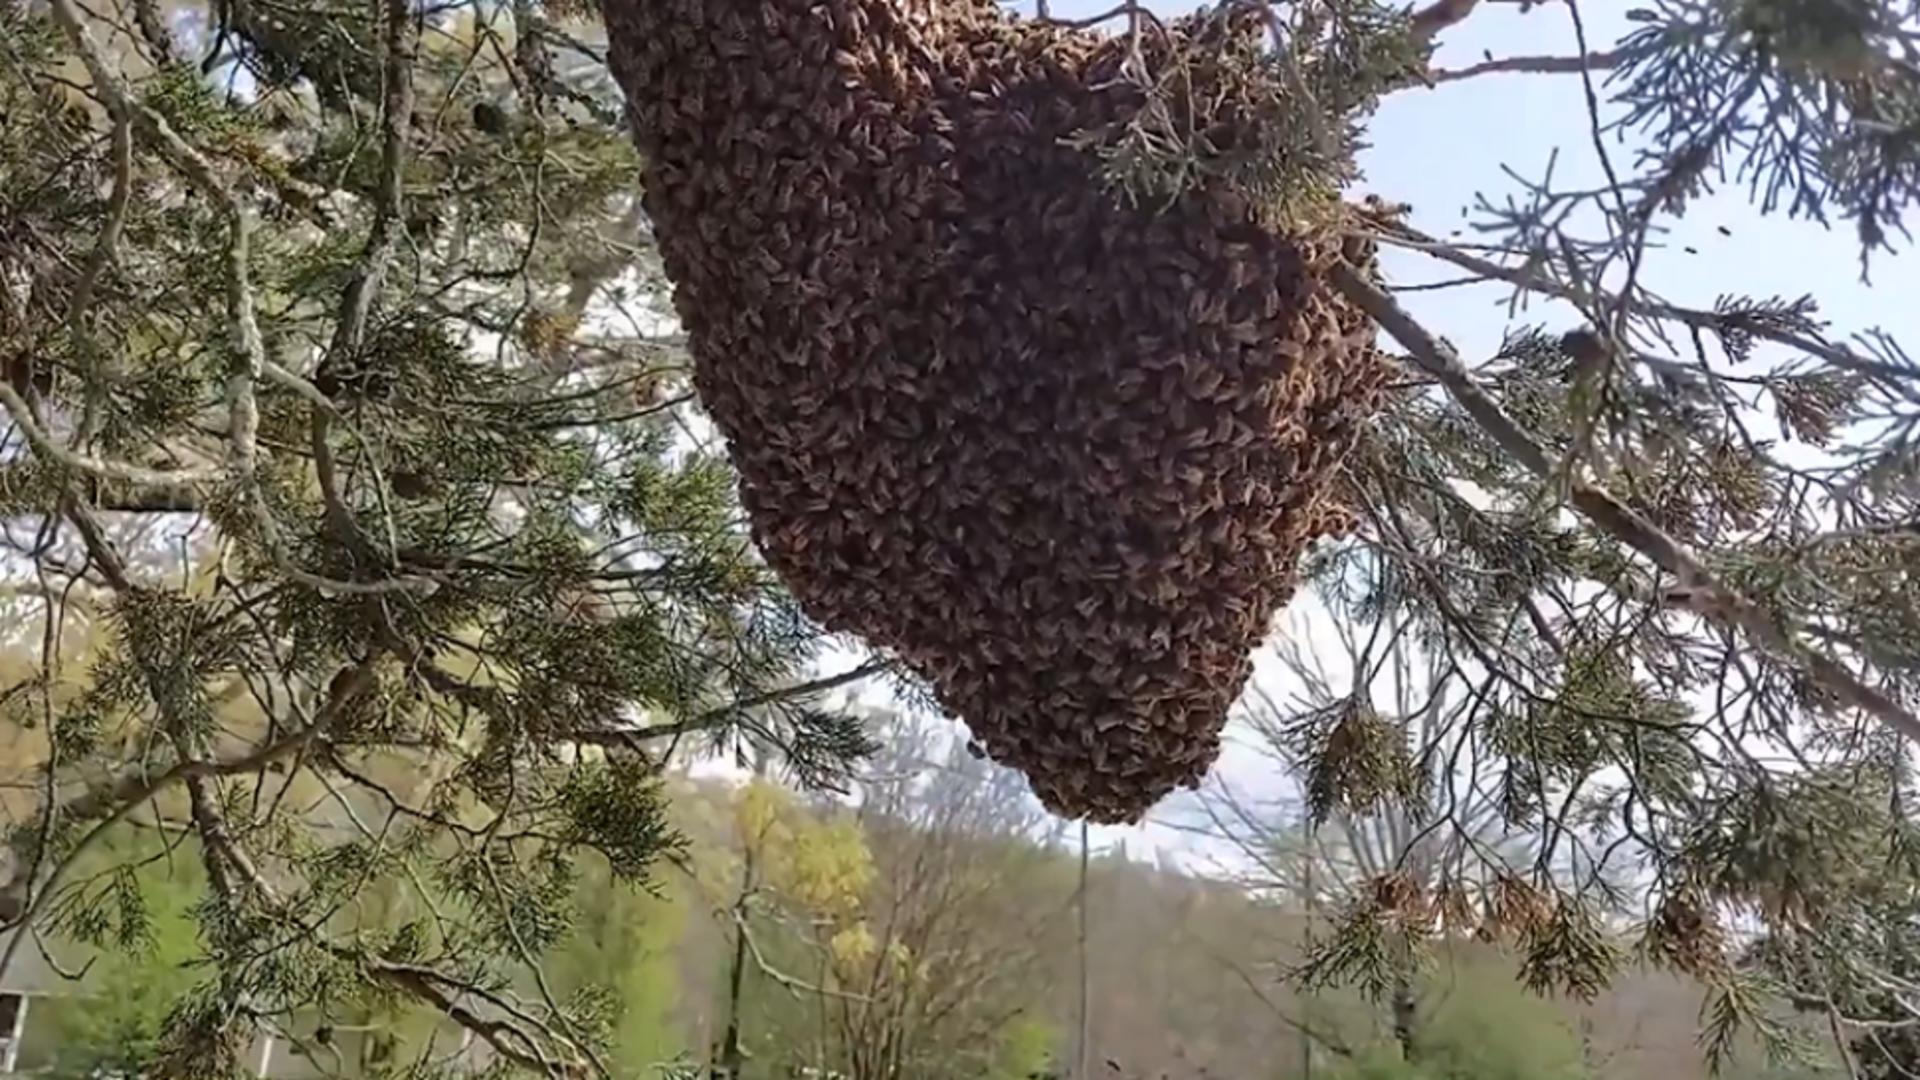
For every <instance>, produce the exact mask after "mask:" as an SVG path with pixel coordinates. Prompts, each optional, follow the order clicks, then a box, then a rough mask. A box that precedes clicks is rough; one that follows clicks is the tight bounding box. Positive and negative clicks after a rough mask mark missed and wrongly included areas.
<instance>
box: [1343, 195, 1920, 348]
mask: <svg viewBox="0 0 1920 1080" xmlns="http://www.w3.org/2000/svg"><path fill="white" fill-rule="evenodd" d="M1374 224H1375V226H1376V227H1377V229H1378V231H1376V232H1370V233H1368V234H1367V235H1368V236H1370V237H1372V238H1374V239H1377V240H1380V241H1382V242H1385V243H1389V244H1393V245H1395V246H1397V247H1403V248H1406V249H1407V250H1409V251H1418V252H1421V253H1422V254H1426V255H1431V256H1433V257H1434V258H1436V259H1439V260H1441V261H1443V262H1449V263H1452V264H1453V265H1455V266H1458V267H1460V268H1462V269H1465V270H1471V271H1473V272H1474V273H1476V274H1479V275H1481V276H1483V277H1486V278H1491V279H1493V280H1495V281H1504V282H1506V283H1507V284H1509V285H1513V286H1516V287H1518V288H1522V289H1528V290H1531V291H1533V292H1538V293H1541V294H1543V295H1546V296H1551V297H1553V298H1555V299H1557V300H1565V301H1568V302H1569V303H1574V304H1580V303H1583V302H1585V301H1587V300H1592V301H1593V302H1595V303H1597V304H1599V305H1601V306H1603V307H1611V306H1612V305H1614V304H1616V303H1618V302H1619V299H1620V298H1619V297H1618V296H1616V295H1614V294H1612V293H1609V292H1606V291H1605V290H1602V289H1599V288H1597V287H1595V288H1590V289H1588V290H1587V291H1585V292H1583V291H1582V290H1577V289H1574V288H1573V287H1571V286H1568V285H1563V284H1561V283H1560V282H1558V281H1555V280H1554V279H1553V278H1551V277H1549V276H1547V275H1545V274H1542V273H1541V272H1539V271H1538V270H1535V269H1533V268H1532V267H1531V266H1515V267H1510V266H1502V265H1501V264H1500V263H1497V262H1494V261H1493V260H1491V259H1486V258H1482V257H1481V256H1478V255H1475V254H1473V253H1471V252H1467V251H1462V250H1461V249H1460V248H1458V247H1456V246H1454V245H1452V244H1449V243H1447V242H1446V241H1444V240H1440V239H1437V238H1435V237H1432V236H1428V235H1427V234H1425V233H1423V232H1421V231H1419V230H1418V229H1415V228H1412V227H1411V226H1407V225H1402V224H1400V223H1398V222H1388V221H1381V220H1378V219H1375V221H1374ZM1638 307H1639V309H1640V310H1641V311H1642V312H1645V313H1646V314H1647V315H1650V316H1653V317H1655V318H1660V319H1671V320H1672V321H1674V322H1677V323H1680V324H1681V325H1683V326H1689V327H1693V328H1695V329H1699V330H1707V331H1713V332H1718V331H1720V330H1723V329H1725V327H1726V319H1725V318H1724V317H1723V316H1721V315H1720V314H1718V313H1716V312H1712V311H1702V310H1700V309H1698V308H1685V307H1680V306H1679V305H1677V304H1669V303H1665V302H1663V301H1654V300H1647V301H1640V302H1638ZM1741 329H1743V330H1745V331H1747V332H1748V333H1751V334H1752V335H1753V336H1754V337H1757V338H1763V339H1765V340H1767V341H1771V342H1773V343H1774V344H1776V345H1785V346H1787V347H1788V348H1790V349H1797V350H1799V351H1800V352H1803V353H1805V354H1807V355H1808V356H1816V357H1819V358H1820V359H1822V360H1825V361H1826V362H1827V363H1829V364H1832V365H1833V366H1835V367H1838V368H1844V369H1846V370H1848V371H1852V372H1854V373H1856V374H1860V375H1866V376H1869V377H1871V378H1874V379H1879V380H1882V381H1885V380H1889V379H1894V380H1904V381H1906V382H1911V381H1913V380H1914V379H1915V377H1916V374H1920V373H1916V372H1915V371H1912V370H1909V369H1905V368H1900V367H1896V366H1894V365H1892V364H1885V363H1881V362H1879V361H1876V360H1873V359H1871V358H1869V357H1864V356H1861V355H1860V354H1858V353H1856V352H1854V351H1853V350H1852V349H1849V348H1847V347H1846V346H1844V345H1834V344H1831V343H1829V342H1825V341H1819V340H1816V339H1814V338H1810V337H1807V336H1805V335H1803V334H1797V333H1794V332H1793V331H1791V330H1784V329H1781V328H1779V327H1775V326H1770V325H1767V324H1765V323H1759V324H1754V325H1747V324H1742V326H1741Z"/></svg>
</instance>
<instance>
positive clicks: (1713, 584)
mask: <svg viewBox="0 0 1920 1080" xmlns="http://www.w3.org/2000/svg"><path fill="white" fill-rule="evenodd" d="M1333 282H1334V285H1335V287H1337V288H1338V289H1339V290H1340V291H1341V293H1343V294H1344V295H1345V296H1346V297H1347V298H1348V299H1350V300H1352V301H1353V302H1354V303H1355V304H1357V305H1359V306H1360V308H1361V309H1362V310H1364V311H1366V313H1367V314H1368V315H1369V316H1371V317H1372V318H1373V320H1374V321H1375V322H1377V323H1379V324H1380V325H1381V326H1382V327H1383V328H1384V329H1385V330H1386V331H1387V333H1388V334H1390V335H1392V337H1393V338H1394V340H1396V341H1398V342H1399V343H1400V344H1401V346H1402V347H1404V348H1405V349H1407V351H1408V352H1409V353H1410V354H1411V356H1412V359H1413V362H1414V363H1415V364H1416V365H1418V366H1419V367H1420V368H1421V369H1422V370H1424V371H1426V372H1427V373H1428V374H1430V375H1432V376H1433V377H1434V378H1435V379H1437V380H1438V381H1439V382H1440V384H1441V385H1442V386H1444V387H1446V389H1447V392H1448V393H1449V394H1450V395H1451V396H1452V397H1453V399H1454V401H1455V402H1457V403H1458V404H1459V405H1460V407H1461V408H1462V409H1464V410H1465V411H1466V413H1467V415H1468V416H1470V417H1471V418H1472V419H1473V421H1474V422H1475V423H1476V424H1478V425H1479V426H1480V428H1481V430H1483V431H1485V432H1486V433H1487V435H1488V436H1490V437H1491V438H1492V439H1493V441H1494V442H1495V443H1496V444H1498V445H1499V446H1500V448H1501V449H1502V450H1504V451H1506V452H1507V453H1508V454H1509V455H1511V456H1512V457H1513V458H1514V459H1515V460H1516V461H1518V462H1519V463H1520V464H1521V465H1522V466H1524V467H1525V468H1526V469H1527V471H1529V472H1531V473H1533V474H1534V475H1535V476H1536V477H1538V478H1539V479H1541V480H1543V481H1547V482H1554V481H1555V480H1556V479H1558V478H1559V477H1560V475H1561V474H1560V471H1559V470H1558V468H1557V467H1556V462H1555V460H1554V458H1553V457H1552V456H1551V455H1550V454H1549V453H1548V452H1547V450H1546V449H1545V448H1544V447H1543V446H1542V445H1541V444H1540V442H1539V441H1538V440H1537V439H1535V438H1534V437H1533V436H1532V435H1531V434H1530V433H1528V432H1527V431H1526V430H1524V429H1523V428H1521V427H1520V425H1519V424H1518V423H1516V422H1515V421H1514V419H1513V418H1512V417H1511V416H1509V415H1508V414H1507V412H1506V410H1505V409H1503V408H1502V407H1501V406H1500V403H1499V402H1498V401H1496V400H1494V398H1493V396H1492V395H1491V394H1489V393H1488V392H1487V391H1486V390H1485V389H1484V388H1483V387H1482V386H1481V385H1480V384H1479V382H1478V381H1477V380H1475V379H1474V377H1473V375H1472V374H1471V373H1470V372H1469V371H1468V370H1467V368H1466V366H1465V365H1464V364H1462V363H1461V362H1460V358H1459V356H1458V355H1457V354H1456V353H1455V352H1454V351H1453V349H1452V347H1451V346H1448V345H1447V344H1446V343H1444V342H1442V341H1440V340H1438V339H1437V338H1435V337H1434V336H1433V335H1432V334H1431V333H1429V332H1428V331H1427V329H1426V328H1425V327H1423V326H1421V325H1420V324H1419V323H1418V322H1416V321H1415V320H1414V318H1413V317H1412V316H1411V315H1409V314H1408V313H1407V311H1406V309H1405V308H1403V307H1401V306H1400V304H1399V302H1398V301H1396V300H1394V299H1393V298H1392V297H1391V296H1388V295H1387V294H1386V293H1385V292H1383V291H1381V290H1380V289H1379V287H1377V286H1375V285H1374V284H1373V283H1372V282H1370V281H1368V280H1367V279H1366V278H1364V277H1362V276H1361V275H1360V273H1359V272H1358V271H1356V270H1354V269H1353V268H1352V267H1350V266H1347V265H1345V264H1342V265H1340V266H1338V267H1335V269H1334V273H1333ZM1566 483H1567V486H1568V496H1569V500H1570V501H1571V502H1572V504H1573V506H1574V508H1575V509H1577V510H1579V511H1580V512H1581V513H1582V514H1584V515H1585V516H1586V517H1587V518H1588V519H1589V520H1591V521H1592V522H1593V523H1594V524H1595V525H1597V526H1599V527H1600V528H1601V529H1602V530H1603V531H1605V532H1606V533H1608V534H1609V535H1611V536H1613V537H1614V538H1615V539H1616V540H1619V541H1620V542H1621V543H1624V544H1626V545H1627V546H1628V547H1630V548H1632V549H1634V550H1635V551H1637V552H1639V553H1640V554H1642V555H1644V556H1646V557H1647V558H1648V559H1649V560H1651V561H1652V562H1653V563H1654V565H1656V566H1658V567H1660V568H1661V569H1662V570H1665V571H1666V572H1667V573H1669V574H1672V575H1673V576H1674V577H1675V578H1676V579H1677V581H1678V586H1679V589H1678V591H1683V592H1684V594H1685V596H1686V598H1687V604H1688V606H1689V607H1691V608H1692V609H1693V610H1694V611H1696V612H1698V613H1699V614H1701V615H1703V616H1705V617H1707V618H1708V619H1710V620H1712V621H1713V622H1715V623H1717V624H1719V625H1721V626H1724V627H1726V628H1727V629H1729V630H1735V631H1738V632H1740V633H1741V634H1743V635H1744V636H1745V637H1746V638H1747V640H1748V641H1749V642H1751V643H1752V644H1753V645H1755V646H1756V647H1758V648H1760V649H1762V650H1763V651H1765V652H1767V653H1770V654H1772V655H1774V656H1776V657H1778V658H1780V659H1781V660H1782V661H1784V662H1786V663H1789V664H1792V665H1793V666H1795V667H1798V668H1799V669H1800V670H1801V672H1802V673H1803V674H1805V675H1806V676H1807V677H1808V678H1809V679H1810V680H1811V681H1812V682H1814V683H1815V684H1817V685H1819V686H1821V687H1822V688H1824V689H1826V690H1827V691H1829V692H1831V693H1832V694H1833V695H1834V696H1835V697H1837V698H1838V699H1839V700H1841V701H1845V702H1847V703H1848V704H1850V705H1852V706H1854V707H1856V708H1859V709H1861V710H1863V711H1865V712H1867V713H1869V714H1871V715H1873V716H1875V717H1877V718H1878V719H1880V720H1881V721H1882V722H1883V723H1885V724H1886V725H1887V726H1888V727H1890V728H1892V729H1893V730H1895V731H1897V732H1899V733H1900V734H1902V735H1904V736H1906V737H1907V738H1908V739H1910V740H1913V741H1915V742H1920V717H1916V716H1914V714H1913V713H1912V712H1910V711H1908V710H1907V709H1906V708H1905V707H1904V706H1902V705H1901V704H1899V703H1898V702H1896V701H1894V700H1893V699H1892V698H1890V697H1888V696H1887V695H1886V694H1884V693H1882V692H1880V691H1879V690H1876V689H1874V688H1873V687H1870V686H1868V685H1866V684H1865V683H1863V682H1862V681H1860V679H1859V678H1858V677H1856V676H1855V675H1854V674H1853V673H1852V672H1851V671H1848V670H1847V669H1846V668H1845V667H1844V666H1842V665H1841V664H1840V663H1839V662H1838V661H1836V660H1834V659H1833V658H1832V657H1830V656H1828V655H1826V654H1825V653H1822V652H1819V651H1817V650H1815V649H1814V648H1812V647H1810V646H1808V645H1807V644H1805V643H1804V642H1802V641H1800V640H1799V639H1798V638H1797V637H1796V636H1795V635H1794V634H1793V633H1792V632H1791V631H1790V630H1788V629H1787V628H1786V626H1785V625H1784V624H1783V623H1782V622H1781V621H1780V620H1779V619H1778V618H1777V617H1776V616H1774V615H1773V613H1771V612H1770V611H1768V610H1767V609H1766V608H1764V607H1762V606H1761V605H1760V604H1758V603H1756V602H1755V601H1753V600H1752V599H1750V598H1748V597H1746V596H1744V595H1742V594H1741V593H1740V592H1739V591H1738V590H1736V589H1734V588H1733V587H1732V586H1730V585H1728V584H1727V583H1725V582H1724V581H1722V580H1720V578H1719V577H1717V576H1716V575H1715V574H1714V573H1713V572H1712V571H1711V570H1710V569H1708V568H1707V566H1706V564H1705V563H1704V562H1702V561H1701V559H1700V558H1699V556H1697V555H1696V554H1694V553H1693V552H1692V551H1691V550H1689V549H1688V548H1687V546H1686V545H1685V544H1682V543H1681V542H1680V541H1679V540H1677V539H1675V538H1674V537H1673V536H1671V535H1669V534H1668V533H1666V532H1665V531H1664V530H1662V529H1660V528H1659V527H1658V526H1656V525H1654V524H1653V523H1652V522H1651V521H1648V520H1647V519H1646V518H1645V517H1644V516H1642V515H1641V514H1640V513H1638V512H1637V511H1635V510H1633V509H1632V508H1630V507H1628V506H1627V505H1626V504H1625V503H1622V502H1621V501H1620V500H1619V499H1617V498H1615V497H1614V496H1613V495H1612V494H1611V493H1610V492H1608V491H1606V490H1604V489H1602V488H1599V487H1596V486H1594V485H1592V484H1590V483H1588V482H1587V481H1585V480H1584V479H1581V478H1580V477H1577V476H1573V477H1567V478H1566Z"/></svg>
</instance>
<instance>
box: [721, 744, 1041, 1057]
mask: <svg viewBox="0 0 1920 1080" xmlns="http://www.w3.org/2000/svg"><path fill="white" fill-rule="evenodd" d="M872 726H873V729H874V731H875V732H876V734H877V735H878V736H879V740H880V742H881V743H882V744H883V745H884V749H882V750H881V751H879V752H878V753H877V754H876V755H875V756H874V757H873V758H872V759H870V760H869V762H868V763H867V765H866V766H865V768H864V769H863V770H862V771H861V773H860V775H859V777H858V779H857V780H856V782H855V783H854V784H853V785H852V786H851V787H850V789H849V792H848V795H847V801H845V802H843V801H841V800H837V799H830V800H823V801H821V802H819V803H818V804H816V805H813V806H808V805H806V804H805V803H803V802H799V801H795V800H792V799H791V798H789V797H787V796H785V795H783V794H782V793H781V792H780V791H779V789H776V788H774V787H772V786H771V785H765V784H759V785H755V786H754V787H752V788H749V789H748V790H747V791H746V792H745V793H744V794H743V795H742V798H741V801H740V804H739V807H740V814H741V816H740V842H741V844H742V845H743V850H742V853H741V859H740V870H739V872H740V873H742V874H744V872H745V868H746V867H747V866H749V865H751V866H752V867H753V868H754V874H755V877H754V879H753V880H754V883H755V884H754V886H753V888H751V889H750V890H748V891H747V892H745V893H742V894H739V899H737V900H734V901H733V902H732V903H731V904H728V903H727V901H726V899H725V898H727V897H731V896H734V895H735V894H734V893H733V891H732V890H733V889H734V888H735V887H736V886H732V885H729V886H727V887H725V888H722V889H717V890H712V891H711V892H710V894H709V895H710V896H712V897H714V898H715V899H716V900H718V901H719V902H720V906H722V909H723V910H724V911H725V912H726V917H728V918H730V919H732V920H733V921H734V922H736V923H737V924H738V925H739V927H740V930H739V933H740V935H741V936H738V937H736V942H737V943H739V946H740V948H741V954H740V956H741V960H740V962H741V963H743V964H744V967H743V969H742V970H744V972H745V974H746V975H747V977H748V978H750V979H752V980H754V981H755V984H756V989H755V990H754V992H753V994H752V996H751V997H750V998H747V999H744V1000H743V1004H742V1009H743V1011H744V1012H745V1013H746V1015H748V1016H750V1017H752V1018H754V1019H755V1020H756V1021H757V1022H758V1023H759V1024H760V1025H761V1027H762V1029H763V1030H762V1031H761V1032H760V1033H759V1036H758V1038H757V1039H756V1040H755V1041H756V1043H757V1044H758V1046H759V1048H760V1049H759V1051H758V1053H759V1056H760V1057H761V1058H762V1059H772V1060H766V1061H765V1063H764V1067H766V1068H778V1067H780V1066H781V1064H782V1063H786V1064H789V1065H792V1066H796V1067H811V1068H816V1069H830V1070H834V1071H837V1072H839V1073H841V1074H843V1075H845V1076H847V1077H850V1078H852V1080H892V1078H897V1077H909V1076H911V1077H927V1078H929V1080H939V1078H942V1077H952V1078H953V1080H961V1078H975V1077H994V1078H1001V1077H1009V1078H1011V1077H1024V1076H1025V1074H1026V1072H1027V1071H1028V1070H1031V1069H1034V1068H1038V1067H1040V1066H1042V1065H1044V1064H1045V1063H1046V1060H1047V1058H1048V1057H1050V1055H1051V1053H1052V1052H1053V1050H1054V1047H1052V1046H1051V1045H1050V1044H1051V1042H1052V1040H1053V1038H1054V1037H1055V1035H1056V1031H1055V1029H1054V1026H1053V1025H1052V1024H1051V1023H1050V1022H1049V1019H1048V1016H1047V1014H1046V1012H1045V1010H1046V1008H1047V1006H1048V1004H1049V995H1048V990H1049V989H1050V988H1049V986H1048V985H1047V983H1046V980H1045V978H1044V974H1045V972H1046V971H1047V970H1048V965H1047V962H1046V956H1045V955H1044V954H1043V950H1051V949H1054V948H1057V947H1058V943H1057V940H1055V939H1053V938H1051V936H1050V931H1053V930H1056V929H1058V928H1059V927H1060V926H1062V925H1063V924H1064V920H1065V919H1066V917H1067V916H1068V915H1069V913H1070V911H1071V902H1072V901H1071V896H1070V890H1071V881H1070V879H1069V878H1068V877H1066V876H1065V873H1064V870H1065V859H1064V856H1062V855H1061V854H1060V853H1059V852H1058V851H1055V850H1051V849H1049V848H1048V847H1046V846H1044V845H1043V844H1042V843H1041V841H1042V840H1043V839H1044V836H1043V834H1042V830H1041V825H1042V822H1041V819H1040V814H1039V810H1038V807H1037V805H1036V804H1034V803H1033V802H1032V800H1031V799H1029V798H1027V797H1026V795H1025V792H1024V787H1023V784H1024V782H1023V781H1022V780H1021V778H1020V777H1019V775H1018V774H1017V773H1012V772H1008V771H1005V770H999V769H996V768H994V767H993V766H991V765H989V764H988V763H986V762H984V761H981V760H979V759H977V758H975V757H973V756H972V755H971V754H969V753H967V752H966V751H965V750H964V749H963V748H962V747H961V746H960V745H958V744H955V743H953V742H951V741H950V740H947V739H944V738H941V737H940V736H939V735H938V734H937V733H936V732H934V731H933V730H932V729H931V728H930V727H929V726H928V725H927V724H926V723H925V722H924V721H921V720H915V719H913V718H911V717H907V716H896V715H891V714H889V715H887V716H882V717H876V718H874V719H873V722H872ZM1036 904H1037V905H1039V907H1038V908H1037V909H1036V908H1035V907H1034V906H1033V905H1036ZM783 1002H785V1003H786V1005H787V1007H782V1003H783ZM750 1075H758V1074H757V1073H751V1072H750Z"/></svg>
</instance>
